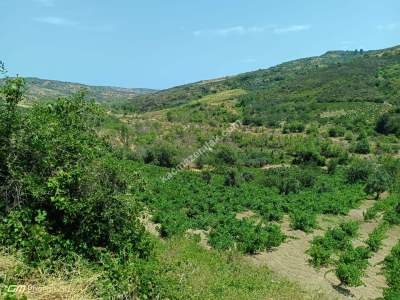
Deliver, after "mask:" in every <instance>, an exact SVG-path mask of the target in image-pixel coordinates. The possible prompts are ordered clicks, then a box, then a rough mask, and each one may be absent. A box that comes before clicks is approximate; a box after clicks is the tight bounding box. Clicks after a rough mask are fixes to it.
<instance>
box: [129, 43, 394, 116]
mask: <svg viewBox="0 0 400 300" xmlns="http://www.w3.org/2000/svg"><path fill="white" fill-rule="evenodd" d="M399 62H400V46H397V47H393V48H388V49H383V50H373V51H363V50H358V51H329V52H327V53H325V54H323V55H321V56H317V57H310V58H304V59H298V60H294V61H291V62H287V63H283V64H281V65H278V66H275V67H272V68H269V69H262V70H258V71H254V72H248V73H243V74H240V75H236V76H230V77H224V78H219V79H215V80H206V81H200V82H196V83H193V84H187V85H183V86H178V87H174V88H171V89H167V90H162V91H158V92H155V93H151V94H146V95H138V96H136V97H135V98H134V99H133V100H132V102H131V106H133V107H134V110H136V111H152V110H159V109H164V108H171V107H176V106H180V105H182V104H186V103H189V102H191V101H193V100H196V99H200V98H202V97H205V96H208V95H212V94H216V93H219V92H222V91H226V90H234V89H244V90H246V91H248V92H249V93H253V94H251V95H253V96H251V97H248V98H247V99H242V100H244V101H245V103H242V104H243V105H242V106H243V107H244V110H245V111H247V116H248V117H251V118H253V119H254V120H255V119H257V118H258V116H256V115H258V114H260V112H264V111H265V109H267V110H268V109H270V108H271V106H270V104H271V103H273V104H277V103H278V102H279V103H281V104H282V102H296V103H303V104H306V105H307V104H310V103H314V102H315V101H316V102H326V101H329V102H336V101H351V102H354V101H384V100H386V99H387V98H389V97H391V98H393V97H397V96H398V94H397V93H396V91H395V90H396V89H397V87H398V82H397V80H396V78H398V77H397V75H398V74H397V72H398V71H397V70H398V69H397V67H398V63H399ZM383 74H384V76H383ZM383 86H385V88H384V89H383ZM388 86H389V87H390V89H389V90H391V91H392V92H393V93H392V94H391V95H387V93H388ZM255 92H258V94H257V95H254V93H255ZM266 103H270V104H266ZM250 115H252V116H250Z"/></svg>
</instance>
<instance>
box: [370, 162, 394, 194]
mask: <svg viewBox="0 0 400 300" xmlns="http://www.w3.org/2000/svg"><path fill="white" fill-rule="evenodd" d="M390 184H391V178H390V176H389V174H388V173H387V172H386V171H385V170H384V169H381V168H378V169H375V170H374V171H373V172H372V173H371V174H370V175H369V176H368V180H367V184H366V186H365V192H366V193H367V194H376V197H375V199H379V197H380V194H381V193H383V192H385V191H387V190H389V188H390Z"/></svg>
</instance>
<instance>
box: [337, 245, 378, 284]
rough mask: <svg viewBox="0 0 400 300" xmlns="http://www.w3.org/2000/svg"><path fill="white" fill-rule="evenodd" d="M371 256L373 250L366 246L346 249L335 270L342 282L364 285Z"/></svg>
mask: <svg viewBox="0 0 400 300" xmlns="http://www.w3.org/2000/svg"><path fill="white" fill-rule="evenodd" d="M370 257H371V252H370V250H369V249H368V248H366V247H357V248H353V247H349V248H348V249H346V251H344V252H343V253H342V255H341V256H340V258H339V261H338V265H337V267H336V272H335V273H336V276H337V278H338V279H339V280H340V284H341V285H346V286H353V287H357V286H360V285H362V278H363V277H364V276H365V270H366V269H367V267H368V259H369V258H370Z"/></svg>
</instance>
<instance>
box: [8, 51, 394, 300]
mask: <svg viewBox="0 0 400 300" xmlns="http://www.w3.org/2000/svg"><path fill="white" fill-rule="evenodd" d="M399 66H400V50H399V48H398V47H397V48H391V49H385V50H381V51H368V52H359V51H356V52H353V51H347V52H338V53H336V52H333V53H332V52H328V53H326V54H324V55H322V56H320V57H315V58H308V59H302V60H297V61H293V62H289V63H285V64H282V65H279V66H277V67H273V68H270V69H267V70H259V71H256V72H251V73H246V74H241V75H238V76H232V77H227V78H223V79H220V80H214V81H213V80H211V81H204V82H198V83H194V84H189V85H185V86H181V87H176V88H171V89H168V90H164V91H159V92H153V93H146V94H142V93H140V95H137V96H132V97H133V98H132V99H129V101H128V100H126V101H125V100H124V101H122V100H118V99H119V98H118V99H117V100H118V101H110V102H108V101H102V103H101V104H98V103H96V102H95V101H94V100H93V101H92V100H89V99H88V97H87V95H86V94H85V93H84V92H79V93H77V94H74V95H72V96H69V97H61V98H59V99H57V100H54V101H50V100H48V99H46V101H43V103H40V101H38V100H37V99H36V98H35V101H33V102H35V103H33V104H32V106H29V107H28V106H26V105H23V106H21V101H22V99H23V95H24V88H25V86H24V80H23V79H22V78H19V77H17V78H7V79H5V80H4V84H3V85H2V86H1V90H0V92H1V99H0V100H1V105H0V118H1V121H2V122H1V123H0V125H1V126H0V131H1V134H2V135H1V136H2V138H1V139H0V142H1V144H0V146H1V147H0V158H1V161H0V162H1V163H0V171H1V172H0V175H1V176H0V179H1V180H2V188H1V189H0V197H2V199H4V201H3V202H2V205H1V208H2V210H1V211H2V212H1V220H0V246H1V249H0V271H1V272H2V273H1V274H2V277H1V282H0V284H1V287H3V286H14V285H18V284H29V283H30V282H35V283H37V284H38V285H44V286H46V285H50V284H53V285H56V284H57V283H54V281H51V280H50V278H52V277H53V275H55V274H56V275H59V274H60V272H64V274H63V275H59V276H60V277H61V279H60V282H62V283H63V284H65V285H68V284H72V285H74V284H75V285H74V286H75V288H76V289H78V290H79V293H78V292H77V295H79V296H78V297H80V298H81V299H385V300H398V299H400V127H399V124H400V122H399V120H400V98H399V97H400V94H399V87H400V85H399V78H400V67H399ZM115 92H116V91H115ZM125 92H126V91H125ZM28 95H29V94H28ZM24 100H27V99H24ZM232 125H235V126H232ZM232 128H233V129H232ZM10 191H12V192H10ZM10 207H11V208H12V209H10ZM4 257H5V258H4ZM1 258H3V260H1ZM11 258H12V259H11ZM7 261H11V263H9V264H7V263H5V262H7ZM1 263H2V264H1ZM60 270H61V271H60ZM76 278H80V279H81V281H78V283H75V281H74V280H76ZM198 278H200V280H198ZM49 282H50V283H49ZM71 282H72V283H71ZM67 283H68V284H67ZM82 286H84V287H85V288H82ZM29 296H32V295H31V294H29ZM46 296H48V295H46ZM4 297H6V299H9V300H15V299H24V295H19V294H18V293H7V294H5V296H4ZM33 298H34V297H33ZM43 298H46V297H44V296H42V298H40V299H43ZM48 299H52V298H51V297H50V296H48ZM54 299H58V298H57V297H55V298H54Z"/></svg>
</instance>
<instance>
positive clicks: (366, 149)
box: [352, 138, 371, 154]
mask: <svg viewBox="0 0 400 300" xmlns="http://www.w3.org/2000/svg"><path fill="white" fill-rule="evenodd" d="M352 150H353V152H355V153H358V154H368V153H370V152H371V148H370V145H369V141H368V139H367V138H363V139H361V140H359V141H357V143H356V144H355V145H353V148H352Z"/></svg>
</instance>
